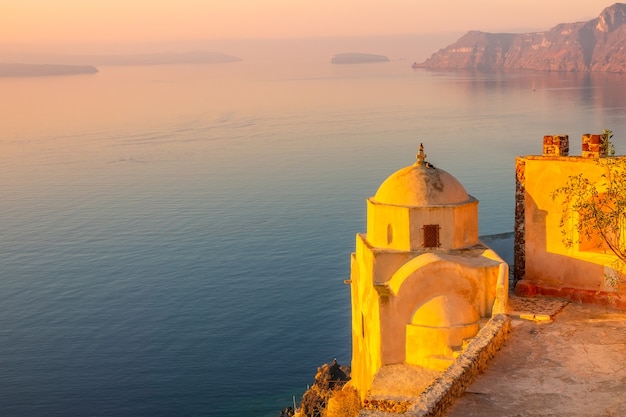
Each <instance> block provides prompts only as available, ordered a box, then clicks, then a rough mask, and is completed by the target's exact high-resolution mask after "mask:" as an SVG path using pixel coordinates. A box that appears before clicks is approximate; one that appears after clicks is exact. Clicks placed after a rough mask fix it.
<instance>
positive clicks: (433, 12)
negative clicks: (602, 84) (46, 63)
mask: <svg viewBox="0 0 626 417" xmlns="http://www.w3.org/2000/svg"><path fill="white" fill-rule="evenodd" d="M611 4H613V2H611V1H601V0H576V1H572V0H0V44H50V43H63V42H71V43H107V42H109V43H111V42H155V41H163V40H175V41H183V40H219V39H259V38H261V39H271V38H284V37H288V38H302V37H319V36H324V37H327V36H364V35H365V36H367V35H399V34H400V35H402V34H421V33H441V32H448V33H449V32H466V31H468V30H482V31H486V32H526V31H535V30H546V29H549V28H551V27H553V26H554V25H556V24H558V23H565V22H574V21H581V20H589V19H592V18H594V17H597V16H598V15H599V14H600V12H601V11H602V10H603V9H604V8H605V7H607V6H610V5H611Z"/></svg>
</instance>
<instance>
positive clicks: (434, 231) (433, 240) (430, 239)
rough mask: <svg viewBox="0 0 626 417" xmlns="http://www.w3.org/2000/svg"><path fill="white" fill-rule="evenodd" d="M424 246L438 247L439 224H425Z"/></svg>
mask: <svg viewBox="0 0 626 417" xmlns="http://www.w3.org/2000/svg"><path fill="white" fill-rule="evenodd" d="M423 229H424V247H425V248H438V247H439V246H440V243H439V229H440V227H439V225H438V224H425V225H424V228H423Z"/></svg>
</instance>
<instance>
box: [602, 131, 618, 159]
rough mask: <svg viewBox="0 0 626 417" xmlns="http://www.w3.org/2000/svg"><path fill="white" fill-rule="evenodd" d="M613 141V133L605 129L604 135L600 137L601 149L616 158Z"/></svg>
mask: <svg viewBox="0 0 626 417" xmlns="http://www.w3.org/2000/svg"><path fill="white" fill-rule="evenodd" d="M611 139H613V131H612V130H607V129H604V130H603V131H602V135H601V136H600V140H601V141H602V142H601V147H602V149H603V150H604V151H605V152H606V155H609V156H614V155H615V146H614V145H613V142H612V141H611Z"/></svg>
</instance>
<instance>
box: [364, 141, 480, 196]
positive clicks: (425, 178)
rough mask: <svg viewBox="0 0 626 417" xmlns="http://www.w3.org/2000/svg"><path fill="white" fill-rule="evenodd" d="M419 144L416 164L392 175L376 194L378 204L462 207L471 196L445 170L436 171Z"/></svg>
mask: <svg viewBox="0 0 626 417" xmlns="http://www.w3.org/2000/svg"><path fill="white" fill-rule="evenodd" d="M425 158H426V155H425V154H424V149H423V147H422V146H421V145H420V153H419V154H418V155H417V162H416V163H415V164H413V165H410V166H408V167H405V168H402V169H400V170H399V171H396V172H395V173H393V174H391V176H390V177H389V178H387V179H386V180H385V181H384V182H383V183H382V184H381V185H380V187H378V191H376V194H375V195H374V200H375V201H376V202H378V203H382V204H389V205H396V206H412V207H424V206H440V205H449V204H460V203H464V202H466V201H467V200H469V198H470V196H469V195H468V194H467V191H465V188H464V187H463V186H462V185H461V183H460V182H459V181H458V180H457V179H456V178H454V177H453V176H452V175H450V174H449V173H447V172H446V171H444V170H443V169H439V168H435V167H434V166H432V165H431V164H429V163H428V162H426V161H425V160H424V159H425Z"/></svg>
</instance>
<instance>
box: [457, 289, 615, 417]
mask: <svg viewBox="0 0 626 417" xmlns="http://www.w3.org/2000/svg"><path fill="white" fill-rule="evenodd" d="M510 317H511V327H512V330H511V333H510V335H509V338H508V339H507V341H506V342H505V344H504V346H503V347H502V349H501V350H500V351H499V352H498V353H497V354H496V355H495V357H494V358H493V359H491V361H490V362H489V364H488V365H487V368H486V370H485V371H484V372H483V373H482V374H480V375H478V377H477V378H476V379H475V380H474V382H473V383H472V384H471V385H469V387H467V389H466V390H465V393H464V394H463V395H462V396H461V397H460V398H459V399H457V400H456V402H455V403H454V404H453V405H452V406H451V407H450V408H448V410H447V411H446V412H445V415H446V416H447V417H472V416H480V417H525V416H545V417H548V416H550V417H565V416H567V417H571V416H582V417H585V416H589V417H591V416H594V417H596V416H599V417H617V416H626V312H623V311H615V310H610V309H607V308H604V307H602V306H596V305H583V304H575V303H569V302H567V301H561V300H550V299H542V298H526V299H523V298H518V297H515V296H512V297H511V299H510Z"/></svg>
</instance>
